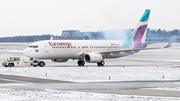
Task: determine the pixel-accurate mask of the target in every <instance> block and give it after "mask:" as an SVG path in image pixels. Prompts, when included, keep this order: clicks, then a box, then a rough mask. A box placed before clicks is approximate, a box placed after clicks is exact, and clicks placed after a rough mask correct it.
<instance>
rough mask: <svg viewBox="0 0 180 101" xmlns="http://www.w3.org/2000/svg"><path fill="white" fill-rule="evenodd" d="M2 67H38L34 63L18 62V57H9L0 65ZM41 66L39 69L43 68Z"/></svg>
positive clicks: (36, 63)
mask: <svg viewBox="0 0 180 101" xmlns="http://www.w3.org/2000/svg"><path fill="white" fill-rule="evenodd" d="M2 65H3V66H4V67H13V66H34V67H36V66H38V65H39V63H38V62H36V61H34V62H27V61H24V60H23V61H20V57H16V56H14V57H10V58H9V59H7V60H6V61H5V62H3V63H2ZM43 66H44V65H43ZM43 66H41V67H43Z"/></svg>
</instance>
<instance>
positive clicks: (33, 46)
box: [29, 45, 38, 48]
mask: <svg viewBox="0 0 180 101" xmlns="http://www.w3.org/2000/svg"><path fill="white" fill-rule="evenodd" d="M29 48H38V46H37V45H30V46H29Z"/></svg>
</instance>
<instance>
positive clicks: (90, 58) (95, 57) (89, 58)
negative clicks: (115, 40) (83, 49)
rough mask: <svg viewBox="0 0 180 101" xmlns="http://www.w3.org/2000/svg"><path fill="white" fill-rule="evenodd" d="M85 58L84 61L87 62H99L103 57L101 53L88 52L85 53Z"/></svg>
mask: <svg viewBox="0 0 180 101" xmlns="http://www.w3.org/2000/svg"><path fill="white" fill-rule="evenodd" d="M84 58H85V60H86V62H89V63H99V62H101V61H102V60H103V57H102V55H101V54H96V53H88V54H86V55H85V57H84Z"/></svg>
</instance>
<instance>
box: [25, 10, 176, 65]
mask: <svg viewBox="0 0 180 101" xmlns="http://www.w3.org/2000/svg"><path fill="white" fill-rule="evenodd" d="M149 15H150V10H149V9H147V10H146V11H145V12H144V14H143V16H142V18H141V19H140V21H139V23H138V25H137V26H136V28H135V29H134V31H133V32H132V34H131V35H130V36H129V37H128V38H127V39H126V41H121V40H45V41H38V42H34V43H32V44H30V45H29V47H27V48H26V49H24V50H23V54H24V55H25V56H28V57H29V58H31V59H51V60H52V61H54V62H66V61H68V59H78V60H79V61H78V62H77V63H78V65H79V66H84V64H85V61H86V62H88V63H97V65H98V66H104V64H105V62H104V59H106V58H117V57H124V56H128V55H130V54H134V53H137V52H139V51H140V50H148V49H159V48H145V47H146V43H145V38H146V31H147V26H148V20H149ZM173 40H174V37H173V38H172V40H171V41H170V42H169V44H168V45H167V46H165V47H160V48H168V47H170V46H171V44H172V41H173ZM38 65H39V66H41V67H43V66H44V65H45V63H44V62H43V61H39V62H38Z"/></svg>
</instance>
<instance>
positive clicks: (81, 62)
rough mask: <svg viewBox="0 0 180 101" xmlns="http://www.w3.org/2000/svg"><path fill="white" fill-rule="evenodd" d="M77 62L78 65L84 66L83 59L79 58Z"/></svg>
mask: <svg viewBox="0 0 180 101" xmlns="http://www.w3.org/2000/svg"><path fill="white" fill-rule="evenodd" d="M77 63H78V66H84V64H85V61H84V60H81V59H80V60H79V61H78V62H77Z"/></svg>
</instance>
